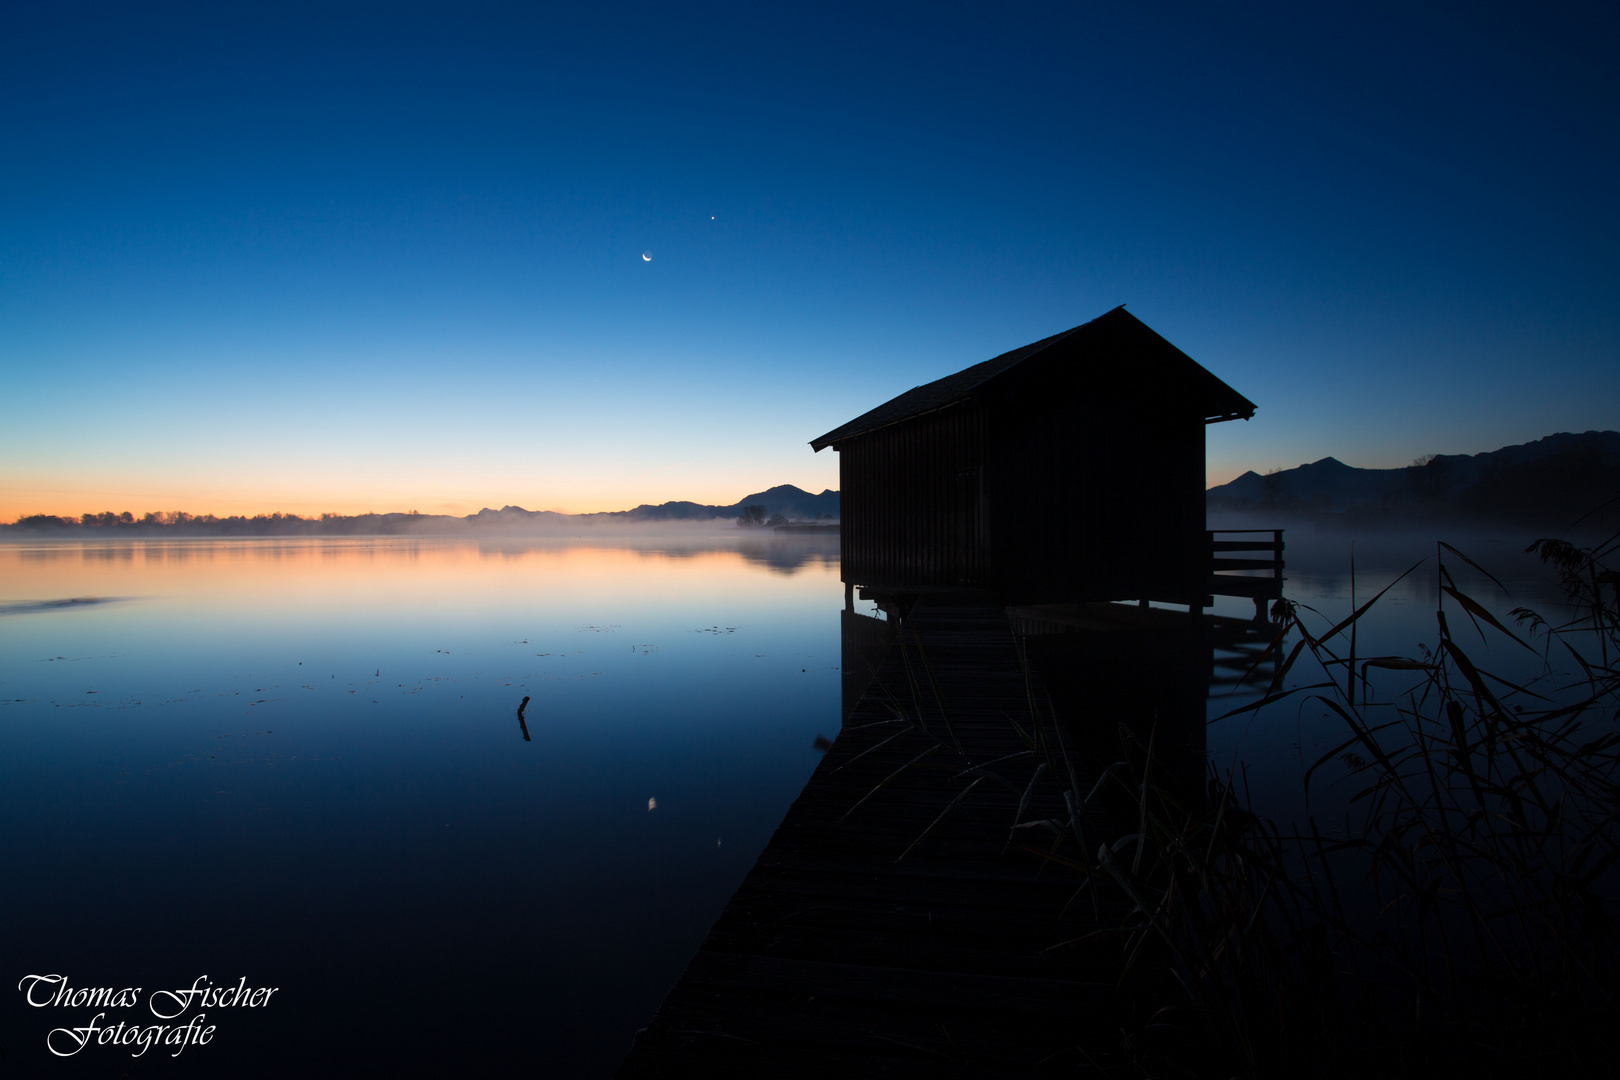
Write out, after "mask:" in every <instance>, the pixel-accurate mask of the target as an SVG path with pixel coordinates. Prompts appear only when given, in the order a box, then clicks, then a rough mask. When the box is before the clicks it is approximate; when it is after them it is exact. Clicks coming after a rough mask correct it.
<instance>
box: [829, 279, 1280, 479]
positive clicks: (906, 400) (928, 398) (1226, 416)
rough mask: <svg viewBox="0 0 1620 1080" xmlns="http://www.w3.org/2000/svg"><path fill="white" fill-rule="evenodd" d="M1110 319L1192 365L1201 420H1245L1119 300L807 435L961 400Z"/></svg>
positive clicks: (1243, 409)
mask: <svg viewBox="0 0 1620 1080" xmlns="http://www.w3.org/2000/svg"><path fill="white" fill-rule="evenodd" d="M1115 324H1117V325H1119V326H1120V327H1121V328H1124V327H1129V328H1131V329H1135V330H1138V331H1140V332H1146V333H1147V334H1149V335H1151V336H1152V337H1153V338H1155V339H1157V340H1158V341H1159V342H1161V343H1162V344H1163V345H1164V346H1165V348H1168V349H1170V350H1171V351H1172V352H1174V353H1175V354H1176V355H1178V356H1180V357H1182V358H1183V359H1185V360H1186V361H1187V363H1189V364H1191V365H1192V367H1193V370H1194V371H1195V372H1196V375H1195V376H1194V377H1195V378H1196V379H1197V381H1198V382H1199V383H1200V384H1201V386H1200V387H1199V389H1201V390H1203V391H1204V395H1205V401H1206V406H1205V421H1204V422H1205V423H1214V422H1216V421H1220V420H1236V419H1239V418H1242V419H1245V420H1247V419H1248V418H1249V417H1251V416H1253V415H1254V403H1253V402H1252V401H1250V400H1249V399H1247V398H1245V397H1244V396H1243V395H1242V394H1239V393H1238V392H1237V391H1236V390H1233V389H1232V388H1231V387H1230V386H1227V385H1226V384H1225V383H1224V382H1222V381H1221V380H1220V379H1218V378H1216V377H1215V376H1214V375H1212V374H1210V373H1209V372H1208V371H1207V370H1205V369H1204V368H1203V367H1202V366H1200V365H1199V364H1198V362H1197V361H1195V360H1193V359H1192V358H1191V357H1189V356H1187V355H1186V354H1185V353H1183V352H1182V351H1181V350H1180V349H1177V348H1176V347H1175V346H1174V345H1171V344H1170V343H1169V342H1168V341H1165V340H1164V339H1163V338H1162V337H1159V335H1158V334H1156V333H1154V332H1153V331H1152V330H1151V329H1150V328H1149V327H1148V326H1147V324H1145V323H1143V322H1142V321H1141V320H1140V319H1138V318H1137V317H1136V316H1134V315H1132V314H1130V313H1129V312H1128V311H1126V310H1125V308H1124V306H1123V305H1121V306H1120V307H1117V308H1114V309H1113V310H1112V311H1110V312H1107V313H1106V314H1103V315H1099V316H1098V317H1097V318H1095V319H1092V320H1091V321H1090V322H1085V323H1081V324H1080V325H1079V326H1076V327H1072V328H1070V329H1068V330H1065V331H1063V332H1062V333H1059V334H1053V335H1052V336H1051V337H1048V338H1042V339H1041V340H1040V341H1036V342H1032V343H1031V344H1028V345H1025V346H1024V347H1022V348H1019V349H1014V350H1013V351H1012V352H1006V353H1002V354H1001V355H1000V356H997V357H994V358H993V359H990V360H986V361H984V362H983V363H982V364H974V365H973V366H972V367H969V368H963V369H962V370H961V371H958V372H957V373H956V374H955V375H947V376H945V377H944V378H943V379H936V380H935V381H933V382H931V383H925V384H924V385H922V386H916V387H913V388H911V389H910V390H907V391H906V392H905V393H903V394H901V395H900V396H899V397H897V398H894V399H893V400H891V401H887V402H885V403H883V404H882V405H879V406H878V407H877V408H875V409H873V410H872V411H870V412H867V413H862V414H861V415H860V416H857V417H856V418H855V419H853V420H851V421H850V422H849V423H847V424H844V425H843V426H842V427H837V428H834V429H833V430H831V431H829V432H827V434H825V435H823V436H821V437H820V438H819V439H815V440H812V441H811V443H810V446H811V447H812V448H813V449H815V450H816V451H818V452H819V451H821V450H822V449H824V448H826V447H828V446H832V445H834V444H836V443H840V442H843V441H844V440H846V439H852V438H854V437H855V436H857V435H865V434H867V433H869V432H872V431H876V430H877V429H879V428H885V427H889V426H890V425H892V424H898V423H901V422H902V421H905V420H910V419H912V418H913V417H917V416H922V415H924V414H925V413H931V412H937V411H938V410H940V409H943V408H946V407H948V406H951V405H955V404H957V403H959V402H962V401H966V400H967V399H968V398H970V397H972V396H973V394H974V392H975V391H977V390H978V389H979V388H980V387H982V386H984V385H985V384H986V383H988V382H990V381H991V380H992V379H995V378H996V377H997V376H999V375H1001V374H1003V373H1004V372H1007V371H1009V370H1011V369H1012V368H1014V367H1016V366H1017V365H1018V364H1021V363H1023V362H1024V361H1025V360H1028V359H1029V358H1030V357H1032V356H1034V355H1036V354H1037V353H1040V352H1044V351H1045V350H1047V349H1049V348H1051V347H1052V346H1053V345H1056V344H1057V343H1058V342H1060V341H1063V340H1064V339H1065V338H1068V337H1070V336H1071V335H1075V334H1080V333H1081V332H1082V331H1087V330H1089V329H1093V328H1095V329H1103V328H1106V327H1107V326H1109V325H1115Z"/></svg>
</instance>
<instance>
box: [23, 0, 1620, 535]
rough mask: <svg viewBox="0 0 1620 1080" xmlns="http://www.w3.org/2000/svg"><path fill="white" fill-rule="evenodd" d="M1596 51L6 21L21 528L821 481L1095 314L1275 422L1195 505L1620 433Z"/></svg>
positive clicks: (1155, 14)
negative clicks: (851, 448) (184, 512)
mask: <svg viewBox="0 0 1620 1080" xmlns="http://www.w3.org/2000/svg"><path fill="white" fill-rule="evenodd" d="M1617 30H1620V17H1617V16H1616V14H1615V9H1614V8H1613V7H1602V6H1599V5H1595V4H1594V5H1580V4H1570V5H1523V6H1520V7H1519V8H1518V9H1516V10H1491V9H1490V8H1489V7H1488V6H1487V5H1480V4H1457V5H1451V4H1438V5H1436V4H1419V3H1400V4H1388V5H1378V4H1370V3H1358V4H1354V5H1343V6H1330V5H1317V4H1311V5H1286V6H1285V5H1263V4H1234V5H1220V4H1208V3H1205V4H1187V5H1154V4H1135V5H1122V4H1109V5H1090V4H1070V5H1058V4H1047V5H1027V6H1016V7H1013V8H1008V7H1007V6H1005V5H955V6H950V5H942V4H938V3H932V4H927V5H917V6H914V7H902V6H897V5H889V6H884V7H881V8H878V9H874V8H872V7H871V6H870V5H849V6H836V5H833V4H828V3H818V4H814V5H799V6H789V5H781V4H777V5H762V4H735V5H726V4H704V5H678V4H603V5H577V4H571V5H557V6H554V7H537V6H531V5H490V4H484V5H481V4H476V3H458V4H443V5H426V4H422V5H410V4H386V5H383V4H378V5H348V4H320V5H312V6H309V7H302V8H301V7H299V6H298V5H294V4H289V3H276V4H267V5H262V6H260V5H252V4H206V5H196V6H189V5H174V4H153V5H134V4H127V3H114V4H89V3H71V2H62V0H56V2H50V3H17V2H12V3H9V4H7V5H6V6H4V7H3V8H0V374H3V376H4V382H3V385H4V387H5V394H4V397H5V401H6V407H5V411H4V417H5V420H4V424H3V425H0V517H6V518H8V519H9V517H11V516H14V515H15V514H18V513H24V512H33V511H39V512H52V513H78V512H80V511H82V510H99V509H117V510H123V509H130V510H133V511H135V512H137V513H139V512H142V511H144V510H149V509H190V510H192V511H193V512H206V511H212V512H218V513H223V512H230V511H239V510H248V511H252V510H270V509H278V508H279V509H287V510H299V511H319V510H322V509H332V510H343V511H354V510H365V509H375V510H379V511H380V510H387V509H409V508H412V507H414V508H417V509H421V510H423V511H424V512H426V511H431V510H451V511H456V512H466V511H468V510H473V509H477V508H478V507H479V506H482V505H496V506H498V505H502V504H505V503H518V504H521V505H525V506H529V507H531V508H544V507H555V508H564V509H572V510H587V509H611V508H619V507H623V506H627V505H632V504H634V503H637V502H643V501H662V500H664V499H670V498H696V499H701V500H705V501H726V502H729V501H732V500H734V499H736V498H738V497H740V496H742V495H743V494H745V493H747V492H749V491H753V490H758V489H759V488H761V487H765V486H768V485H770V484H774V483H781V482H791V483H797V484H799V485H800V486H802V487H807V488H812V489H817V490H819V489H820V488H821V487H826V486H833V487H836V486H837V460H836V457H835V455H833V454H832V453H831V452H830V451H829V452H824V453H823V454H821V455H819V456H817V455H812V454H811V453H810V450H809V448H808V446H806V445H805V444H806V443H807V442H808V440H810V439H811V438H813V437H815V436H817V435H819V434H821V433H822V432H824V431H826V430H829V429H831V428H833V427H835V426H837V425H838V424H840V423H842V422H843V421H845V420H847V419H849V418H850V417H852V416H854V415H856V414H858V413H860V412H862V411H864V410H866V409H867V408H870V407H871V406H873V405H875V404H877V403H879V402H881V401H883V400H886V399H887V398H888V397H890V396H892V395H894V394H896V393H899V392H901V391H903V390H905V389H907V388H909V387H911V386H913V385H915V384H917V383H920V382H924V381H927V380H929V379H933V378H937V377H939V376H941V375H945V374H948V373H950V372H952V371H955V370H957V369H959V368H961V367H963V366H966V365H967V364H970V363H975V362H977V361H979V360H983V359H985V358H987V357H989V356H992V355H994V354H996V353H999V352H1003V351H1005V350H1007V349H1010V348H1014V347H1016V346H1018V345H1021V344H1024V343H1026V342H1028V341H1031V340H1034V339H1036V338H1039V337H1043V336H1045V335H1047V334H1050V333H1053V332H1055V331H1057V330H1060V329H1063V328H1066V327H1069V326H1072V325H1074V324H1076V323H1079V322H1083V321H1085V320H1087V319H1089V318H1092V317H1094V316H1096V315H1098V314H1100V313H1102V312H1103V311H1106V310H1108V309H1109V308H1112V307H1114V306H1115V305H1117V304H1120V303H1129V305H1130V310H1131V311H1132V312H1134V313H1135V314H1136V315H1137V316H1138V317H1140V318H1141V319H1143V320H1144V321H1146V322H1147V323H1148V324H1149V325H1151V326H1153V327H1154V328H1155V329H1157V330H1158V331H1159V332H1160V333H1162V334H1163V335H1164V336H1166V337H1167V338H1169V339H1170V340H1171V341H1173V342H1175V343H1176V344H1177V345H1179V346H1180V347H1181V348H1182V349H1183V350H1185V351H1186V352H1187V353H1188V354H1189V355H1191V356H1192V357H1193V358H1195V359H1197V360H1199V361H1200V362H1201V363H1203V364H1204V365H1205V366H1206V367H1208V368H1210V370H1212V371H1214V372H1215V373H1216V374H1218V375H1220V376H1221V377H1222V378H1224V379H1225V380H1226V381H1228V382H1229V383H1231V384H1232V385H1233V386H1234V387H1236V388H1237V389H1238V390H1240V391H1241V392H1243V393H1244V394H1246V395H1247V396H1249V397H1250V398H1251V399H1253V400H1254V401H1255V402H1256V403H1258V405H1259V412H1258V413H1257V415H1256V417H1255V419H1254V420H1252V421H1250V422H1248V423H1246V424H1245V423H1242V422H1238V423H1233V424H1226V425H1220V426H1217V427H1215V428H1211V429H1210V433H1209V448H1210V481H1211V482H1212V483H1215V482H1221V481H1224V480H1226V479H1230V478H1231V477H1232V476H1233V475H1236V474H1237V473H1238V472H1241V471H1242V470H1243V469H1245V468H1256V469H1259V470H1262V471H1263V470H1264V469H1266V468H1270V467H1277V466H1283V467H1287V466H1292V465H1297V464H1299V463H1301V462H1303V461H1309V460H1314V459H1316V458H1319V457H1323V456H1326V455H1329V454H1332V455H1335V456H1337V457H1339V458H1341V459H1343V460H1345V461H1347V462H1349V463H1351V464H1355V465H1366V466H1389V465H1400V464H1405V463H1406V462H1407V461H1409V460H1410V459H1411V458H1413V457H1415V456H1417V455H1419V454H1423V453H1431V452H1445V453H1459V452H1467V453H1472V452H1478V451H1483V450H1490V449H1494V448H1496V447H1498V446H1500V445H1503V444H1506V443H1512V442H1520V441H1524V440H1527V439H1532V438H1536V437H1539V436H1541V435H1545V434H1549V433H1551V432H1553V431H1560V430H1585V429H1588V428H1601V427H1611V428H1612V427H1616V426H1620V425H1617V422H1616V417H1620V303H1617V300H1620V296H1617V292H1620V289H1617V286H1620V270H1617V266H1616V254H1617V247H1620V245H1617V239H1620V229H1617V224H1620V210H1617V201H1616V197H1615V194H1614V192H1615V190H1616V189H1617V187H1620V184H1617V177H1616V171H1617V170H1616V165H1617V157H1620V155H1617V153H1616V134H1617V132H1616V126H1617V117H1620V100H1617V99H1620V94H1617V92H1616V89H1617V79H1616V75H1615V71H1616V68H1617V67H1620V65H1616V64H1615V62H1614V59H1613V57H1614V55H1615V53H1616V46H1617V44H1620V41H1617V38H1620V34H1617ZM643 252H650V253H651V255H652V261H651V262H646V261H644V260H643V259H642V253H643Z"/></svg>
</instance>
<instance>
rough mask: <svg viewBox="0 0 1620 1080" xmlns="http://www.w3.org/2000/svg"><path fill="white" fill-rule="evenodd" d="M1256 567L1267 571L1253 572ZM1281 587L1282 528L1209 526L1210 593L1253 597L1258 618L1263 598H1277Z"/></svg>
mask: <svg viewBox="0 0 1620 1080" xmlns="http://www.w3.org/2000/svg"><path fill="white" fill-rule="evenodd" d="M1234 556H1240V557H1234ZM1241 556H1247V557H1241ZM1255 570H1266V571H1270V572H1269V573H1267V574H1255V573H1253V572H1252V571H1255ZM1282 589H1283V531H1282V530H1281V529H1211V530H1209V592H1210V595H1211V596H1246V597H1248V598H1250V599H1251V600H1253V601H1254V611H1255V618H1257V619H1260V618H1264V617H1265V614H1266V606H1267V604H1266V602H1267V601H1268V600H1276V599H1278V598H1280V597H1281V596H1282Z"/></svg>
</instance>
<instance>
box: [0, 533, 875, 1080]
mask: <svg viewBox="0 0 1620 1080" xmlns="http://www.w3.org/2000/svg"><path fill="white" fill-rule="evenodd" d="M0 590H3V592H0V605H4V608H3V610H4V611H5V612H6V613H5V614H4V615H3V616H0V699H4V705H3V709H0V762H3V766H0V768H3V769H4V782H3V783H0V821H3V822H4V823H5V824H4V834H3V840H0V856H3V865H4V867H5V871H6V881H7V884H6V888H5V889H4V890H0V928H3V930H0V933H3V935H4V938H3V940H4V949H3V952H0V955H3V956H4V957H5V968H6V971H5V974H6V977H7V978H8V979H9V980H10V986H12V987H16V986H17V981H18V980H19V979H22V978H24V977H25V976H28V975H33V974H46V975H66V976H67V978H68V979H69V980H70V986H72V987H91V988H96V987H113V988H122V987H135V986H139V987H143V988H144V990H143V995H142V998H141V1007H140V1008H138V1009H136V1008H126V1009H118V1008H114V1009H109V1010H98V1009H96V1008H91V1007H81V1008H72V1007H45V1008H29V1007H27V1006H26V1005H25V1004H24V1001H23V998H24V994H23V993H21V992H18V991H16V990H10V991H8V993H7V995H6V997H5V1006H4V1008H3V1010H0V1018H3V1019H0V1047H4V1050H5V1052H6V1055H7V1057H8V1059H9V1061H10V1063H11V1064H12V1065H13V1067H15V1068H18V1069H20V1070H21V1073H19V1075H21V1074H24V1073H25V1074H27V1075H52V1076H56V1075H61V1076H79V1075H87V1076H88V1075H94V1076H119V1075H125V1074H127V1075H129V1076H143V1075H154V1076H156V1075H162V1076H171V1075H206V1076H227V1075H229V1076H250V1075H253V1076H290V1075H309V1074H310V1072H311V1071H312V1070H319V1071H327V1070H330V1071H331V1074H332V1075H345V1074H348V1075H403V1074H413V1075H415V1074H420V1075H443V1076H449V1075H516V1074H519V1073H522V1074H523V1075H542V1076H575V1075H578V1076H590V1075H604V1074H607V1073H610V1072H611V1070H612V1068H613V1067H614V1065H615V1064H616V1062H617V1061H618V1059H619V1058H620V1057H621V1056H622V1054H623V1053H624V1051H625V1049H626V1048H627V1046H628V1043H629V1040H630V1037H631V1035H632V1034H633V1033H634V1031H635V1030H636V1028H638V1027H640V1026H642V1025H644V1024H645V1023H646V1021H647V1019H648V1018H649V1017H650V1016H651V1015H652V1013H653V1011H654V1009H655V1008H656V1007H657V1005H658V1003H659V1001H660V1000H661V999H662V997H663V995H664V994H665V992H667V991H668V989H669V987H670V986H671V985H672V984H673V982H674V980H675V979H676V978H677V977H678V976H679V974H680V971H681V970H682V968H683V967H684V965H685V963H686V960H687V959H688V957H689V956H690V954H691V953H692V952H693V950H694V949H695V948H696V946H697V945H698V943H699V941H700V940H701V939H702V937H703V935H704V933H705V932H706V931H707V929H708V927H709V925H710V924H711V923H712V922H713V920H714V918H715V916H716V915H717V914H718V912H719V910H720V908H721V907H722V906H724V904H725V902H726V900H727V899H728V897H729V896H730V894H731V893H732V891H733V890H734V889H735V888H736V886H737V884H738V882H739V881H740V880H741V878H742V876H743V875H744V874H745V873H746V872H747V870H748V868H749V867H750V866H751V865H752V863H753V861H754V859H755V858H756V856H757V855H758V853H759V851H760V849H761V848H762V847H763V846H764V843H765V842H766V840H768V839H769V837H770V835H771V832H772V831H773V829H774V828H775V826H776V824H777V822H778V820H779V819H780V818H781V816H782V814H783V812H784V811H785V810H786V808H787V806H788V804H789V803H790V802H791V801H792V800H793V798H794V797H795V796H796V795H797V794H798V792H799V789H800V788H801V787H802V785H803V783H804V781H805V779H806V778H807V777H808V775H809V773H810V772H811V770H812V769H813V768H814V766H815V763H816V760H817V755H816V752H815V751H814V750H813V743H814V740H815V737H816V736H817V735H818V734H824V735H826V736H828V737H831V736H833V735H836V734H837V729H838V724H839V672H838V670H837V665H838V663H839V641H838V612H839V609H840V608H841V607H842V603H843V589H842V586H841V585H840V583H839V580H838V564H837V540H836V537H834V538H832V539H831V541H830V542H829V541H827V540H821V541H819V542H816V541H810V542H783V543H774V544H773V543H769V542H756V543H753V544H751V545H750V544H747V543H746V542H744V543H739V542H736V541H724V540H722V541H718V542H716V541H708V542H700V543H697V544H693V543H691V542H684V541H683V542H680V543H673V544H659V543H656V542H654V543H638V544H637V545H636V546H634V547H630V546H619V547H614V546H600V545H599V546H583V545H580V544H578V543H563V542H555V543H548V542H536V543H523V542H517V543H507V542H485V543H475V542H464V541H433V540H394V539H377V540H311V541H269V540H267V541H234V542H201V541H190V542H184V541H182V542H173V543H143V542H126V543H113V544H100V545H81V544H76V543H60V544H31V545H24V544H5V545H0ZM74 597H96V598H98V602H97V603H93V604H90V603H83V604H72V605H67V606H62V607H52V606H42V605H40V603H39V602H41V601H47V602H48V601H58V600H63V599H67V598H74ZM525 696H527V697H529V698H530V699H531V700H530V702H529V705H528V707H527V710H526V714H525V721H526V724H527V730H528V733H529V736H530V739H529V740H527V741H526V740H525V739H524V737H523V732H522V730H521V729H520V726H519V723H518V719H517V713H516V709H517V706H518V704H519V702H520V700H521V699H522V698H523V697H525ZM653 800H656V802H654V801H653ZM654 806H655V807H656V808H655V809H653V807H654ZM199 977H206V978H208V979H210V980H212V982H213V983H214V984H227V985H229V986H231V987H236V986H238V985H240V980H241V979H244V978H245V979H246V980H247V985H248V986H249V987H276V988H279V989H278V990H277V992H276V993H275V994H273V995H271V997H270V999H269V1002H268V1003H267V1004H263V1005H261V1006H260V1007H257V1008H253V1007H234V1006H233V1007H227V1008H213V1009H199V1008H191V1009H190V1010H189V1011H186V1012H184V1013H183V1014H182V1015H181V1016H180V1018H179V1020H178V1021H176V1023H182V1024H183V1023H185V1022H187V1021H188V1020H189V1019H190V1017H192V1016H194V1015H195V1014H196V1013H198V1012H206V1013H207V1022H208V1023H210V1024H215V1025H217V1030H216V1031H215V1033H214V1034H213V1036H212V1038H211V1041H210V1042H209V1043H208V1044H206V1045H201V1044H190V1045H187V1046H186V1047H185V1048H184V1049H183V1051H182V1052H181V1054H180V1056H179V1057H178V1058H171V1057H169V1056H168V1055H169V1053H171V1052H172V1049H173V1048H172V1047H167V1046H160V1047H154V1048H153V1050H152V1051H151V1052H149V1053H147V1054H146V1055H145V1056H144V1057H141V1058H131V1057H130V1052H131V1048H130V1047H123V1048H120V1047H117V1046H112V1045H97V1044H95V1043H94V1042H92V1043H91V1044H90V1045H87V1046H86V1047H85V1048H84V1049H83V1050H82V1051H80V1052H78V1053H76V1054H74V1055H73V1056H71V1057H66V1058H61V1059H53V1058H51V1057H50V1056H49V1055H48V1054H47V1053H46V1048H45V1040H46V1036H47V1033H48V1032H49V1031H50V1030H51V1029H53V1028H56V1027H79V1026H84V1025H87V1024H89V1023H90V1022H91V1020H92V1018H93V1017H94V1016H95V1014H96V1013H97V1012H98V1011H106V1012H107V1017H106V1019H107V1020H108V1021H111V1022H113V1023H116V1022H117V1021H120V1020H123V1021H126V1022H129V1023H139V1024H144V1025H148V1026H149V1025H152V1024H155V1023H159V1022H160V1021H158V1020H156V1019H154V1018H153V1017H152V1016H151V1015H150V1012H149V1010H148V1006H147V997H148V996H149V995H150V994H151V992H152V991H154V990H156V989H189V988H191V987H192V986H193V985H194V984H195V983H196V980H197V979H198V978H199ZM198 985H206V984H198ZM34 993H35V995H36V998H39V999H44V998H45V997H47V996H48V995H47V994H46V991H45V989H41V988H38V987H36V989H35V991H34ZM165 1000H166V1001H167V1000H168V999H165ZM193 1003H195V999H193ZM97 1037H98V1038H99V1036H97ZM70 1043H71V1037H70V1036H58V1037H57V1042H56V1045H57V1046H58V1048H63V1047H64V1046H65V1047H66V1048H67V1049H72V1046H71V1045H69V1044H70ZM133 1048H134V1049H139V1046H138V1044H137V1045H135V1046H134V1047H133Z"/></svg>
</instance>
